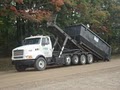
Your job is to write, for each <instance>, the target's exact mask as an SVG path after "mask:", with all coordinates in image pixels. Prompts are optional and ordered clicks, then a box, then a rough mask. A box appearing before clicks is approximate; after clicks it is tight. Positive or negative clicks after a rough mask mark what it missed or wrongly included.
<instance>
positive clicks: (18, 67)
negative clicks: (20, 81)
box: [15, 64, 26, 72]
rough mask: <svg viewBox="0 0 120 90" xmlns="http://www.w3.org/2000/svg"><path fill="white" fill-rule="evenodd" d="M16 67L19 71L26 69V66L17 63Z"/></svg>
mask: <svg viewBox="0 0 120 90" xmlns="http://www.w3.org/2000/svg"><path fill="white" fill-rule="evenodd" d="M15 69H16V70H17V71H18V72H22V71H25V69H26V66H23V65H19V64H16V65H15Z"/></svg>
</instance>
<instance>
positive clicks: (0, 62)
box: [0, 54, 120, 71]
mask: <svg viewBox="0 0 120 90" xmlns="http://www.w3.org/2000/svg"><path fill="white" fill-rule="evenodd" d="M116 58H120V54H117V55H113V56H112V59H116ZM11 61H12V60H11V58H0V71H9V70H14V69H15V68H14V65H12V62H11Z"/></svg>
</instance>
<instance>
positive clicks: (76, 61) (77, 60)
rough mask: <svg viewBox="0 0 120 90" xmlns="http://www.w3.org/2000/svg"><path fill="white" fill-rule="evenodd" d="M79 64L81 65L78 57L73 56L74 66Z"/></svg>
mask: <svg viewBox="0 0 120 90" xmlns="http://www.w3.org/2000/svg"><path fill="white" fill-rule="evenodd" d="M78 63H79V57H78V55H73V57H72V64H78Z"/></svg>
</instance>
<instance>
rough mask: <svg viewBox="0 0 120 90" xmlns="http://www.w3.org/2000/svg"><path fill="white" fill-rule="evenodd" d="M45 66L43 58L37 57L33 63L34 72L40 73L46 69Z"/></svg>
mask: <svg viewBox="0 0 120 90" xmlns="http://www.w3.org/2000/svg"><path fill="white" fill-rule="evenodd" d="M46 65H47V63H46V60H45V59H44V58H43V57H39V58H38V59H37V60H36V61H35V64H34V67H35V69H36V70H38V71H42V70H44V69H45V68H46Z"/></svg>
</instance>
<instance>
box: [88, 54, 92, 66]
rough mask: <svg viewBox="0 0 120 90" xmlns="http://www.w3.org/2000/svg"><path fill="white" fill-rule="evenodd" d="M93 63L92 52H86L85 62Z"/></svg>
mask: <svg viewBox="0 0 120 90" xmlns="http://www.w3.org/2000/svg"><path fill="white" fill-rule="evenodd" d="M91 63H93V55H92V54H88V55H87V64H91Z"/></svg>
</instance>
